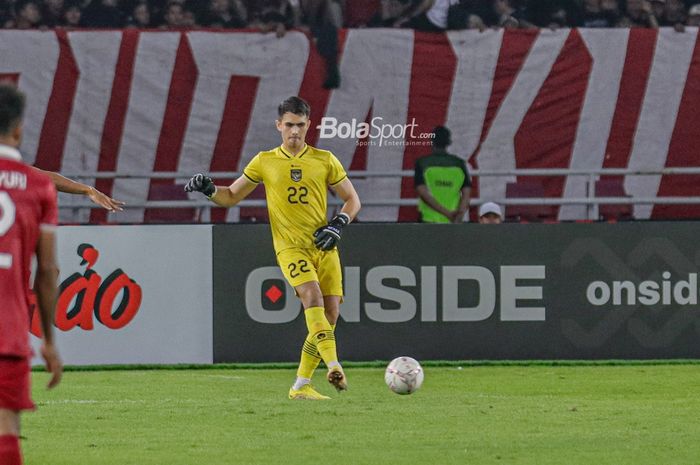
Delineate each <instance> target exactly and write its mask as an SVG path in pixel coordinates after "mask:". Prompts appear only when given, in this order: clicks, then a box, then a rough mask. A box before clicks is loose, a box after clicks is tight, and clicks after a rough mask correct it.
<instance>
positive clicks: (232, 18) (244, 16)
mask: <svg viewBox="0 0 700 465" xmlns="http://www.w3.org/2000/svg"><path fill="white" fill-rule="evenodd" d="M200 22H201V23H202V24H203V25H205V26H208V27H221V28H231V29H235V28H242V27H246V25H247V24H248V11H247V10H246V8H245V5H243V2H242V1H241V0H210V1H209V6H208V8H207V11H206V12H205V13H204V17H203V18H202V21H200Z"/></svg>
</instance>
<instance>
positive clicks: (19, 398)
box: [0, 356, 34, 411]
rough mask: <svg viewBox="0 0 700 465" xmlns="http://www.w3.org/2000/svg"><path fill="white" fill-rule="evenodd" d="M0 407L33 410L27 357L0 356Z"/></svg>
mask: <svg viewBox="0 0 700 465" xmlns="http://www.w3.org/2000/svg"><path fill="white" fill-rule="evenodd" d="M0 408H4V409H8V410H14V411H20V410H34V402H32V392H31V369H30V366H29V360H28V359H26V358H15V357H2V356H0Z"/></svg>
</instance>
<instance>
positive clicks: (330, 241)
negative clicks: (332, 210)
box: [314, 213, 350, 251]
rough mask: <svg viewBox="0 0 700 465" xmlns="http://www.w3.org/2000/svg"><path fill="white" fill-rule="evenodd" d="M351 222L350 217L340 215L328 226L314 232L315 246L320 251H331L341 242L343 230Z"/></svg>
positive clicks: (343, 214)
mask: <svg viewBox="0 0 700 465" xmlns="http://www.w3.org/2000/svg"><path fill="white" fill-rule="evenodd" d="M349 222H350V217H349V216H348V215H346V214H345V213H339V214H337V215H335V216H334V217H333V219H332V220H331V221H330V222H329V223H328V224H327V225H326V226H321V227H320V228H318V229H317V230H316V231H314V238H315V239H314V245H315V246H316V248H317V249H320V250H324V251H325V250H331V249H332V248H333V247H335V246H336V245H337V244H338V241H340V234H341V233H342V231H343V228H344V227H345V226H346V225H347V224H348V223H349Z"/></svg>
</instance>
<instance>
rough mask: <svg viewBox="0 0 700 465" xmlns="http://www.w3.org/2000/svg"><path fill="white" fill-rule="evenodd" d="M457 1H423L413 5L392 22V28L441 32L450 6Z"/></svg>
mask: <svg viewBox="0 0 700 465" xmlns="http://www.w3.org/2000/svg"><path fill="white" fill-rule="evenodd" d="M458 4H459V0H423V1H421V2H418V3H415V4H414V5H413V7H412V8H410V9H409V10H408V11H407V12H405V13H404V14H403V15H402V16H401V17H399V19H398V20H396V21H395V22H394V27H410V28H411V29H416V30H418V31H426V32H442V31H444V30H445V29H447V16H448V12H449V10H450V7H451V6H456V5H458Z"/></svg>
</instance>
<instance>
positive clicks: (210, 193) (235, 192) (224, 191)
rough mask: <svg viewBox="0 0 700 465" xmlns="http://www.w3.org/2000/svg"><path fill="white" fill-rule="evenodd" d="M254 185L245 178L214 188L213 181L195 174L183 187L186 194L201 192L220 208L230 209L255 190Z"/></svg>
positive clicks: (202, 175)
mask: <svg viewBox="0 0 700 465" xmlns="http://www.w3.org/2000/svg"><path fill="white" fill-rule="evenodd" d="M256 186H257V184H256V183H254V182H252V181H249V180H248V178H246V177H245V176H241V177H240V178H238V179H236V180H235V181H234V182H233V184H231V185H230V186H228V187H226V186H216V185H214V181H213V180H212V179H211V178H210V177H209V176H206V175H204V174H201V173H197V174H195V175H194V176H192V178H191V179H190V180H189V181H188V182H187V184H186V185H185V191H186V192H201V193H202V194H204V195H205V196H207V198H208V199H209V200H211V201H212V202H214V203H215V204H217V205H218V206H220V207H225V208H230V207H233V206H235V205H236V204H238V202H240V201H241V200H243V199H245V198H246V197H248V195H249V194H250V193H251V192H253V191H254V190H255V187H256Z"/></svg>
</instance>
